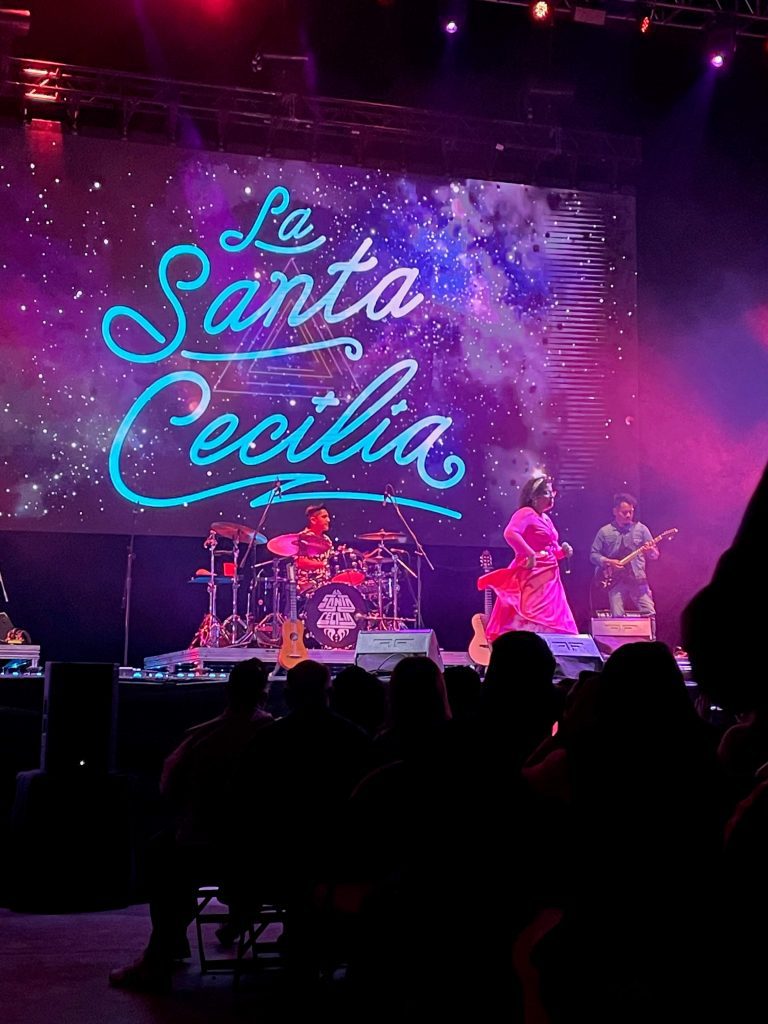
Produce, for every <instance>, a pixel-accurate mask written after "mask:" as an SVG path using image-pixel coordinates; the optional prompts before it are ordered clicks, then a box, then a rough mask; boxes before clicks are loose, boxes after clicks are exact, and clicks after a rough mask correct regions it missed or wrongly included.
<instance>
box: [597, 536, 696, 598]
mask: <svg viewBox="0 0 768 1024" xmlns="http://www.w3.org/2000/svg"><path fill="white" fill-rule="evenodd" d="M679 532H680V531H679V530H677V529H673V530H665V531H664V532H663V533H660V534H659V535H658V537H652V538H651V540H647V541H646V542H645V544H641V545H640V547H639V548H636V549H635V550H634V551H630V553H629V554H628V555H625V556H624V557H623V558H620V559H619V567H617V566H615V565H606V566H605V568H604V569H602V570H601V571H602V578H601V579H600V586H601V587H605V589H606V590H607V589H608V588H609V587H612V586H613V585H614V583H615V582H616V574H617V573H619V574H621V571H622V570H623V569H624V568H625V567H626V566H628V565H629V563H630V562H631V561H632V560H633V559H634V558H637V556H638V555H641V554H642V553H643V551H647V550H648V548H651V547H653V545H654V544H658V542H659V541H660V540H671V539H672V538H673V537H674V536H675V534H676V533H679Z"/></svg>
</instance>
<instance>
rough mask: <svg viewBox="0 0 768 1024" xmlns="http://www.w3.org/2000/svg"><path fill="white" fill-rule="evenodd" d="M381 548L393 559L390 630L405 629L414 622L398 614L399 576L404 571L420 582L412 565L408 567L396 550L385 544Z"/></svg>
mask: <svg viewBox="0 0 768 1024" xmlns="http://www.w3.org/2000/svg"><path fill="white" fill-rule="evenodd" d="M379 546H380V548H381V550H382V551H383V552H384V553H385V554H387V555H388V556H389V557H390V558H391V559H392V619H391V624H390V628H391V629H401V628H404V627H405V623H406V622H409V621H410V622H413V621H414V620H413V619H404V618H401V617H400V615H399V614H398V612H399V608H398V603H399V590H400V579H399V575H398V574H399V571H400V569H404V570H405V572H407V573H408V574H409V575H410V576H413V578H414V579H416V580H418V577H417V575H416V573H415V572H414V571H413V569H412V568H411V567H410V565H406V563H405V562H404V561H403V560H402V559H401V558H400V556H399V555H398V554H397V552H396V551H395V549H394V548H388V547H386V545H385V544H383V543H382V544H380V545H379ZM384 628H386V627H384Z"/></svg>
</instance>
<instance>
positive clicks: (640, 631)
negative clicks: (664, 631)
mask: <svg viewBox="0 0 768 1024" xmlns="http://www.w3.org/2000/svg"><path fill="white" fill-rule="evenodd" d="M592 636H593V637H594V638H595V643H596V644H597V646H598V649H599V650H600V651H601V652H602V654H604V655H605V656H606V657H608V656H609V655H610V654H613V652H614V651H615V650H617V649H618V648H619V647H622V646H623V645H624V644H634V643H641V642H642V641H644V640H652V639H653V628H652V626H651V619H650V616H648V615H625V616H620V617H618V616H616V617H613V616H607V615H605V616H599V617H598V618H596V619H592Z"/></svg>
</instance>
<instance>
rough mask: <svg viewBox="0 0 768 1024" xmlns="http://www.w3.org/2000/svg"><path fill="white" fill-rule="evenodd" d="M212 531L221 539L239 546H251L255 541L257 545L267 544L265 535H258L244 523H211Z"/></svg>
mask: <svg viewBox="0 0 768 1024" xmlns="http://www.w3.org/2000/svg"><path fill="white" fill-rule="evenodd" d="M211 529H212V530H213V532H214V533H218V535H219V536H220V537H226V538H227V539H228V540H233V541H235V543H237V544H250V542H251V541H252V540H255V541H256V543H257V544H266V542H267V538H266V537H265V536H264V534H263V533H257V532H256V530H254V529H253V527H251V526H245V525H244V524H243V523H211Z"/></svg>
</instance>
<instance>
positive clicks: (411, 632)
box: [355, 629, 443, 675]
mask: <svg viewBox="0 0 768 1024" xmlns="http://www.w3.org/2000/svg"><path fill="white" fill-rule="evenodd" d="M413 656H416V657H422V658H431V659H432V661H434V663H435V664H436V665H437V667H438V668H439V669H440V671H441V672H442V671H443V659H442V656H441V654H440V648H439V647H438V644H437V637H436V636H435V631H434V629H399V630H393V631H392V632H386V631H384V630H371V631H370V632H367V633H358V635H357V647H356V648H355V664H356V665H359V666H360V667H361V668H364V669H367V671H368V672H373V673H381V674H382V675H389V674H390V673H391V672H392V669H393V668H394V667H395V665H396V664H397V663H398V661H400V660H401V658H408V657H413Z"/></svg>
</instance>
